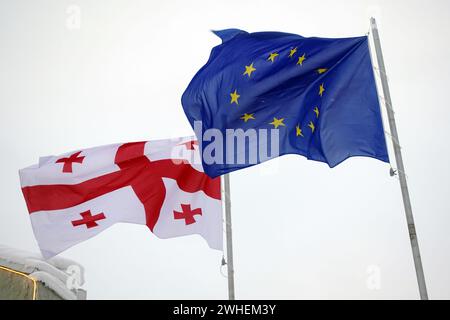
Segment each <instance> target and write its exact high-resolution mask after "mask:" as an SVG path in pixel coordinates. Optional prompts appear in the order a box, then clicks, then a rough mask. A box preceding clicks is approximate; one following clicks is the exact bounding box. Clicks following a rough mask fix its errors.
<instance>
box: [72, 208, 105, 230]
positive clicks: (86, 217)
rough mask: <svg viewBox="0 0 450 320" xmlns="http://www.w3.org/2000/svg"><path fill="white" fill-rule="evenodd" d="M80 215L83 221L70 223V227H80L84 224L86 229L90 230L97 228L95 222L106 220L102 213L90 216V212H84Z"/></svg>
mask: <svg viewBox="0 0 450 320" xmlns="http://www.w3.org/2000/svg"><path fill="white" fill-rule="evenodd" d="M80 215H81V217H83V219H80V220H74V221H72V225H73V226H74V227H77V226H82V225H83V224H85V225H86V227H87V228H88V229H90V228H93V227H97V226H98V224H97V222H96V221H98V220H103V219H105V218H106V217H105V214H104V213H103V212H101V213H99V214H96V215H92V213H91V210H88V211H84V212H82V213H80Z"/></svg>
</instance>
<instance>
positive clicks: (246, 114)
mask: <svg viewBox="0 0 450 320" xmlns="http://www.w3.org/2000/svg"><path fill="white" fill-rule="evenodd" d="M253 115H254V113H250V114H248V113H244V115H243V116H242V117H241V119H242V120H244V122H247V121H248V120H250V119H253V120H254V119H255V117H253Z"/></svg>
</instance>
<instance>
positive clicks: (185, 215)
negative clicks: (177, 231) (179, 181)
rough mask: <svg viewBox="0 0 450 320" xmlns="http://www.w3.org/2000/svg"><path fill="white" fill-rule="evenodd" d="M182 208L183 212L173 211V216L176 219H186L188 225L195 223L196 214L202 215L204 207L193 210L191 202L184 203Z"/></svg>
mask: <svg viewBox="0 0 450 320" xmlns="http://www.w3.org/2000/svg"><path fill="white" fill-rule="evenodd" d="M181 210H182V211H183V212H178V211H173V217H174V218H175V219H184V223H185V224H186V225H188V224H193V223H195V219H194V215H196V214H198V215H202V209H200V208H197V209H194V210H191V205H190V204H182V205H181Z"/></svg>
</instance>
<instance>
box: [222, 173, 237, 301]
mask: <svg viewBox="0 0 450 320" xmlns="http://www.w3.org/2000/svg"><path fill="white" fill-rule="evenodd" d="M223 180H224V187H225V224H226V236H227V240H226V241H227V270H228V299H229V300H234V299H235V296H234V265H233V234H232V229H231V195H230V174H229V173H227V174H225V175H224V178H223Z"/></svg>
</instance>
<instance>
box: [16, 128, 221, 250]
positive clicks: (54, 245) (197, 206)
mask: <svg viewBox="0 0 450 320" xmlns="http://www.w3.org/2000/svg"><path fill="white" fill-rule="evenodd" d="M19 175H20V181H21V187H22V192H23V195H24V197H25V201H26V203H27V207H28V211H29V213H30V218H31V223H32V226H33V230H34V234H35V237H36V239H37V241H38V244H39V247H40V249H41V252H42V255H43V256H44V257H45V258H50V257H52V256H54V255H56V254H58V253H60V252H62V251H64V250H66V249H68V248H70V247H72V246H73V245H75V244H77V243H80V242H82V241H85V240H87V239H89V238H91V237H93V236H95V235H97V234H99V233H100V232H102V231H103V230H105V229H106V228H108V227H110V226H112V225H113V224H115V223H117V222H128V223H136V224H142V225H147V226H148V227H149V228H150V230H151V231H152V232H153V233H154V234H155V235H156V236H158V237H160V238H172V237H179V236H185V235H191V234H199V235H201V236H202V237H203V238H204V239H205V240H206V241H207V243H208V245H209V247H211V248H213V249H217V250H222V242H223V240H222V237H223V231H222V225H223V223H222V202H221V193H220V178H215V179H211V178H210V177H208V176H207V175H206V174H205V173H204V172H203V169H202V165H201V161H200V155H199V150H198V144H197V141H196V140H195V139H194V137H184V138H177V139H166V140H155V141H145V142H133V143H124V144H112V145H107V146H101V147H95V148H90V149H83V150H76V151H74V152H69V153H66V154H63V155H61V156H49V157H43V158H41V159H40V160H39V164H37V165H34V166H31V167H28V168H25V169H22V170H20V171H19Z"/></svg>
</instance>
